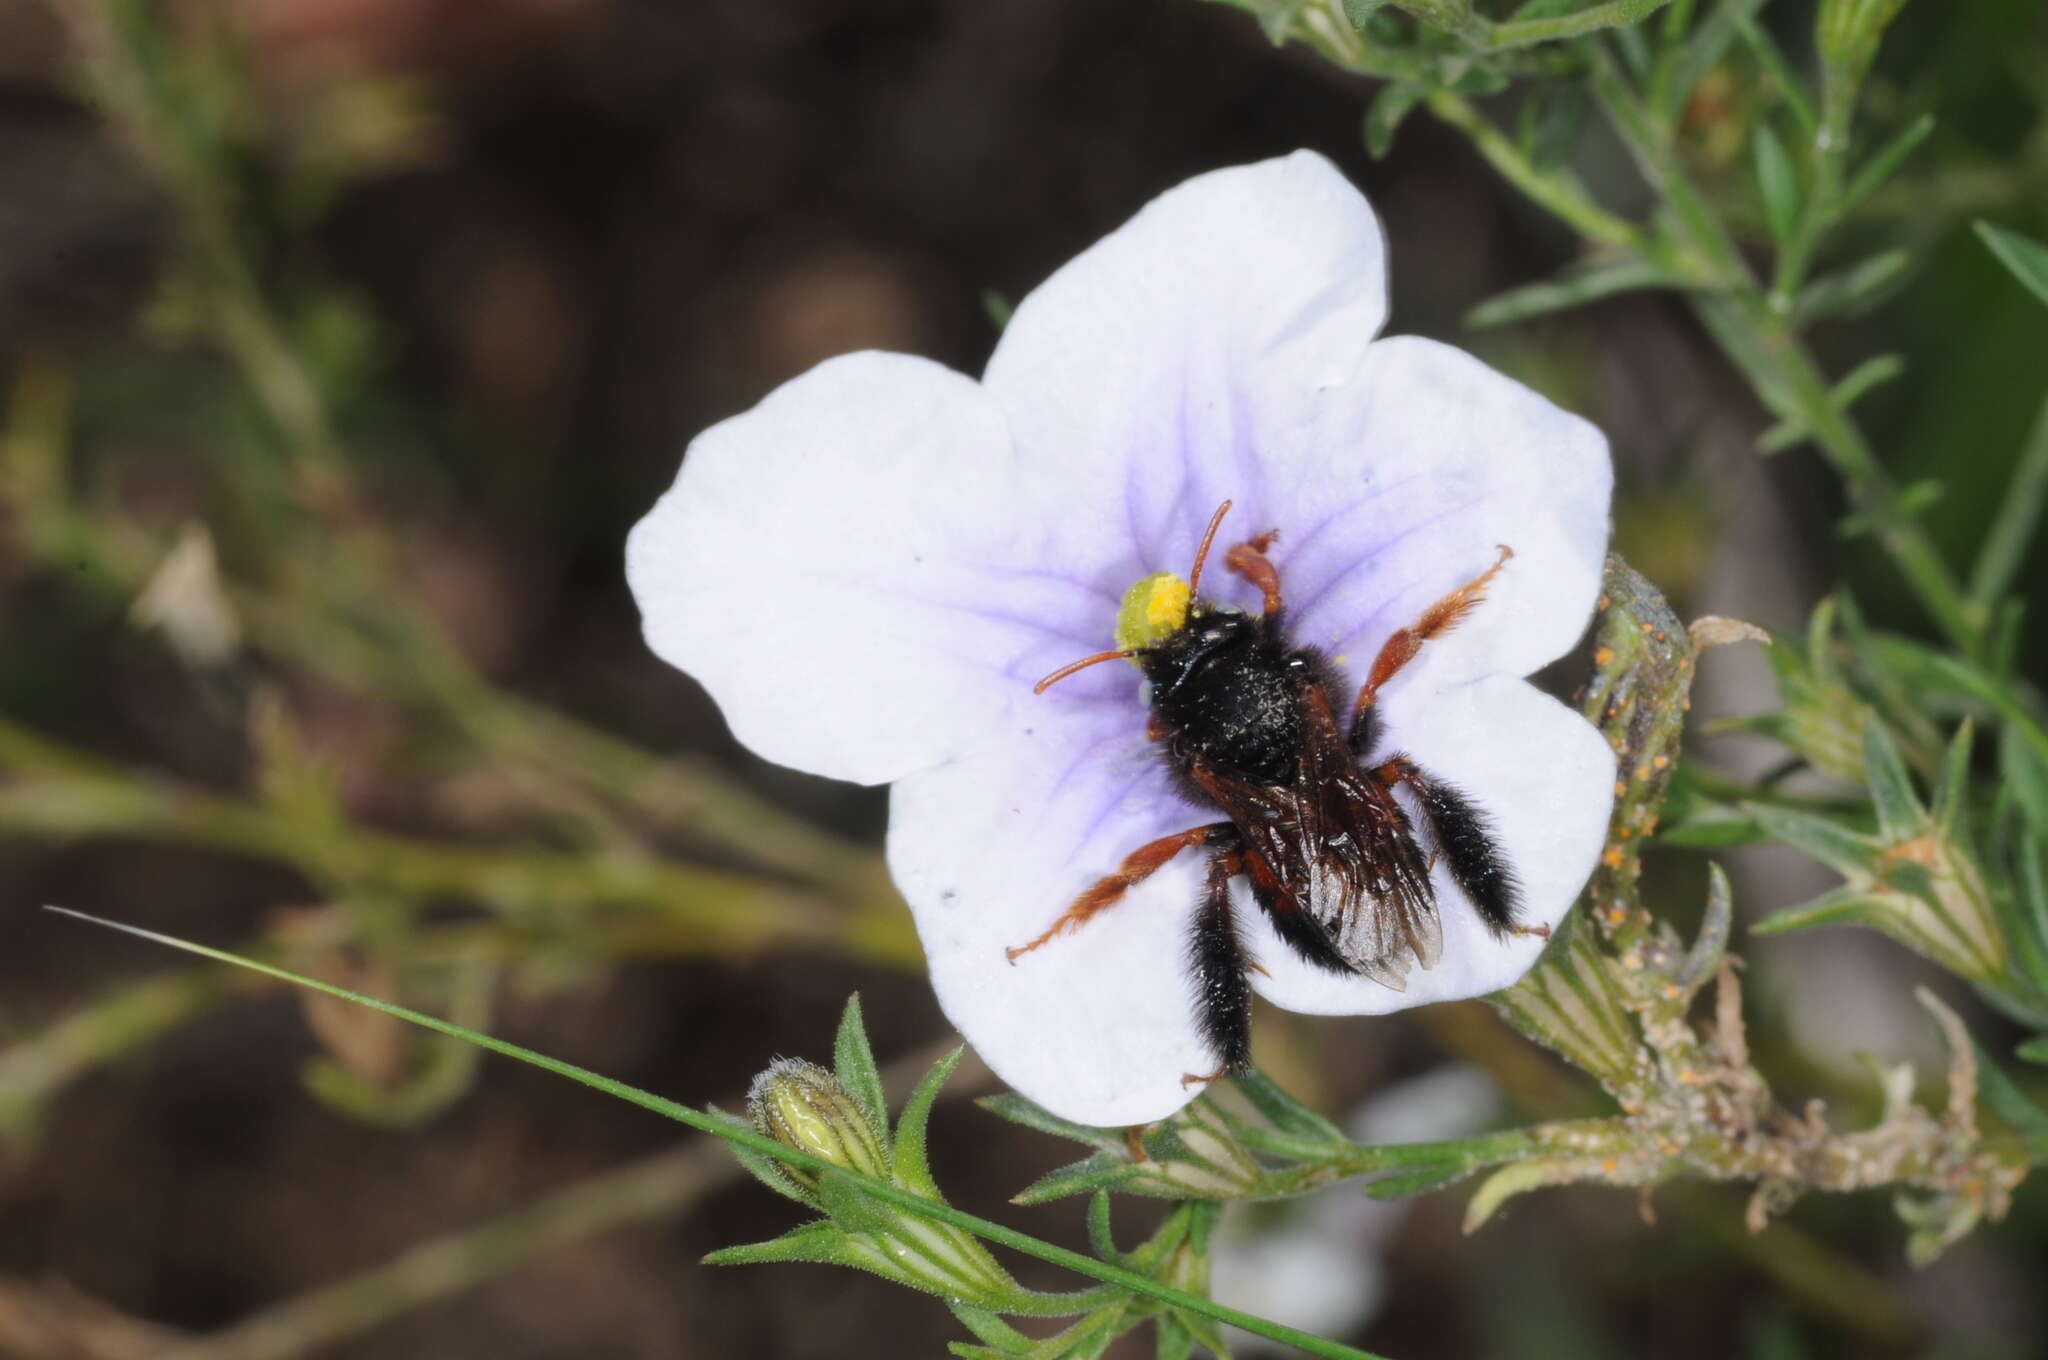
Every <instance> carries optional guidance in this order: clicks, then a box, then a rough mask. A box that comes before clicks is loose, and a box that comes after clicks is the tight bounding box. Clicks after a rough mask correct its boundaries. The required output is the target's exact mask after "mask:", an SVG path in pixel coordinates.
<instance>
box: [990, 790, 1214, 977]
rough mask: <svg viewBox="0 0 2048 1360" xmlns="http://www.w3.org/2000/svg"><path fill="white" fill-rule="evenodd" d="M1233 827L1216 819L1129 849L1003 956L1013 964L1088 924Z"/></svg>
mask: <svg viewBox="0 0 2048 1360" xmlns="http://www.w3.org/2000/svg"><path fill="white" fill-rule="evenodd" d="M1236 829H1237V828H1236V827H1235V826H1233V825H1232V824H1231V823H1229V822H1215V823H1212V824H1210V825H1208V826H1195V827H1189V828H1188V829H1187V830H1186V831H1178V832H1175V833H1174V834H1173V835H1171V836H1161V837H1160V838H1159V839H1158V840H1156V841H1152V842H1150V843H1148V844H1145V845H1141V846H1139V847H1138V848H1137V849H1135V850H1133V851H1131V853H1130V854H1128V855H1125V856H1124V862H1123V863H1122V864H1119V865H1118V866H1117V869H1116V872H1115V873H1113V874H1111V875H1109V876H1108V877H1107V878H1102V879H1098V880H1096V882H1095V885H1094V886H1093V887H1091V888H1089V889H1088V891H1086V892H1084V893H1082V894H1081V895H1080V896H1079V897H1077V898H1075V899H1074V905H1072V906H1071V907H1068V908H1067V909H1066V911H1065V912H1063V913H1062V914H1061V916H1060V919H1059V920H1057V921H1054V922H1053V923H1052V924H1051V925H1050V926H1048V927H1046V930H1045V933H1044V934H1042V935H1040V936H1039V937H1038V938H1037V939H1035V940H1033V941H1032V942H1031V943H1029V944H1022V945H1018V946H1017V947H1016V948H1014V949H1005V950H1004V951H1003V954H1004V956H1005V957H1007V958H1008V959H1009V960H1010V962H1011V963H1015V962H1016V961H1017V957H1018V956H1019V955H1020V954H1029V953H1030V952H1031V951H1032V950H1034V949H1036V948H1038V947H1039V946H1040V945H1042V944H1045V943H1046V942H1047V941H1049V940H1051V939H1053V938H1054V937H1055V936H1059V935H1065V934H1067V933H1068V932H1069V931H1074V930H1079V929H1080V928H1081V927H1082V926H1084V925H1086V924H1087V923H1088V921H1089V919H1090V918H1092V917H1093V916H1094V915H1095V913H1097V912H1099V911H1103V910H1106V909H1107V908H1110V907H1113V906H1115V905H1116V904H1117V903H1118V902H1120V901H1122V900H1123V895H1124V894H1125V893H1127V892H1129V891H1130V890H1131V889H1132V888H1135V887H1137V886H1138V885H1139V884H1140V883H1143V882H1144V881H1145V880H1146V879H1148V878H1150V877H1151V876H1152V875H1154V874H1156V873H1158V872H1159V871H1160V870H1161V869H1163V868H1165V867H1166V862H1167V861H1168V860H1170V859H1172V858H1173V857H1174V856H1175V855H1177V854H1179V853H1180V852H1181V851H1183V850H1189V849H1193V848H1194V847H1195V846H1198V845H1203V844H1206V843H1207V842H1208V840H1209V838H1210V837H1212V836H1218V835H1221V834H1223V833H1224V832H1229V831H1235V830H1236Z"/></svg>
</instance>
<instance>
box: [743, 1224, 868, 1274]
mask: <svg viewBox="0 0 2048 1360" xmlns="http://www.w3.org/2000/svg"><path fill="white" fill-rule="evenodd" d="M850 1255H851V1254H850V1252H849V1251H848V1249H847V1242H846V1234H845V1233H844V1232H842V1231H841V1230H840V1229H839V1228H838V1227H837V1226H836V1225H834V1224H831V1223H806V1224H804V1225H803V1226H802V1227H797V1228H791V1229H790V1230H789V1231H788V1232H786V1233H784V1234H783V1235H782V1236H780V1237H771V1238H769V1239H768V1240H767V1241H766V1242H750V1243H748V1244H747V1245H745V1246H739V1247H720V1248H719V1249H718V1250H717V1251H714V1252H709V1253H707V1254H706V1255H705V1257H704V1264H705V1265H707V1266H757V1265H767V1264H770V1263H772V1262H776V1261H810V1262H814V1263H819V1264H824V1265H835V1266H838V1265H846V1266H856V1267H858V1268H861V1269H866V1266H865V1265H864V1264H862V1263H861V1262H857V1261H854V1260H852V1259H850Z"/></svg>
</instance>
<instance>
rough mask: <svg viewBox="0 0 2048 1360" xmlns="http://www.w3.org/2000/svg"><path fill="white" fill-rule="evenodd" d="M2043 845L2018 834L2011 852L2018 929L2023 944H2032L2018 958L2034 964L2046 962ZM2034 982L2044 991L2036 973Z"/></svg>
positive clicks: (2047, 891) (2046, 981)
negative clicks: (2016, 863) (2014, 866)
mask: <svg viewBox="0 0 2048 1360" xmlns="http://www.w3.org/2000/svg"><path fill="white" fill-rule="evenodd" d="M2044 843H2048V842H2043V841H2040V840H2037V839H2035V838H2034V837H2032V836H2028V835H2025V834H2022V835H2021V837H2020V844H2019V847H2018V849H2017V851H2016V852H2015V858H2017V859H2018V860H2019V874H2018V875H2017V877H2018V882H2017V883H2015V884H2014V885H2013V906H2014V907H2015V908H2016V910H2017V914H2018V916H2019V918H2020V919H2019V923H2018V924H2019V927H2020V928H2021V929H2022V930H2023V931H2024V932H2025V942H2030V943H2031V944H2032V948H2030V949H2027V950H2025V951H2024V953H2023V955H2022V957H2023V958H2025V959H2028V960H2030V961H2034V962H2036V963H2038V962H2040V961H2043V960H2048V867H2044V866H2043V865H2042V863H2041V860H2042V850H2041V847H2042V845H2043V844H2044ZM2035 982H2036V984H2037V985H2039V986H2040V987H2041V988H2042V989H2043V990H2044V991H2048V976H2044V975H2043V974H2042V973H2040V972H2038V971H2037V973H2036V975H2035Z"/></svg>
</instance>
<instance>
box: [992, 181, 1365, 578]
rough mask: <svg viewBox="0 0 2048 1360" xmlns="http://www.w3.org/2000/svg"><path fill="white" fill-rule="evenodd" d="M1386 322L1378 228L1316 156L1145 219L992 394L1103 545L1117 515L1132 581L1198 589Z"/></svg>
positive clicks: (1017, 322) (1190, 190) (1088, 262)
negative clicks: (1315, 406)
mask: <svg viewBox="0 0 2048 1360" xmlns="http://www.w3.org/2000/svg"><path fill="white" fill-rule="evenodd" d="M1385 317H1386V255H1385V247H1384V243H1383V240H1382V236H1381V232H1380V226H1379V222H1378V220H1377V219H1376V218H1375V217H1374V216H1373V213H1372V209H1371V208H1370V207H1369V206H1367V204H1366V201H1365V199H1364V198H1362V197H1361V196H1360V195H1359V193H1358V191H1357V190H1356V189H1354V188H1352V186H1351V184H1350V183H1349V182H1348V181H1347V180H1346V179H1345V178H1344V177H1343V175H1341V174H1339V173H1338V171H1337V170H1336V168H1335V167H1334V166H1332V165H1331V164H1330V163H1329V162H1328V161H1327V160H1325V159H1323V158H1322V157H1321V156H1318V155H1316V154H1314V153H1312V152H1306V151H1303V152H1297V153H1295V154H1294V155H1291V156H1287V157H1284V158H1282V159H1278V160H1270V161H1262V162H1260V163H1258V164H1255V165H1246V166H1240V167H1237V168H1234V169H1229V170H1218V171H1215V172H1213V173H1210V174H1206V175H1201V176H1198V177H1196V178H1194V179H1191V180H1189V181H1187V182H1186V183H1185V184H1182V185H1180V186H1178V187H1177V188H1174V189H1170V190H1168V191H1167V192H1166V193H1164V194H1161V195H1160V196H1159V197H1158V198H1156V199H1154V200H1153V201H1152V202H1151V203H1149V204H1147V205H1146V206H1145V208H1144V209H1142V210H1141V211H1140V212H1139V213H1138V214H1137V216H1135V217H1133V218H1132V219H1131V220H1130V221H1129V222H1127V223H1125V224H1124V225H1123V226H1122V227H1119V228H1118V229H1117V230H1116V231H1114V232H1111V233H1110V234H1109V235H1108V236H1106V237H1104V238H1103V239H1102V240H1101V241H1099V242H1097V243H1096V244H1095V245H1093V246H1091V247H1090V248H1089V249H1087V250H1085V251H1083V252H1082V253H1081V254H1080V255H1078V256H1076V257H1075V258H1074V259H1073V260H1072V261H1070V262H1069V263H1068V264H1066V265H1065V266H1064V267H1062V268H1061V269H1060V270H1059V271H1058V272H1057V273H1055V274H1054V275H1053V276H1052V277H1051V278H1049V279H1047V280H1046V281H1045V282H1044V283H1043V284H1041V285H1040V286H1039V287H1038V288H1037V289H1036V290H1034V291H1033V292H1032V293H1031V294H1030V296H1028V297H1026V298H1025V299H1024V301H1023V302H1022V303H1021V304H1019V306H1018V308H1017V311H1016V314H1015V315H1014V316H1013V317H1012V318H1011V320H1010V324H1009V325H1008V327H1007V328H1006V329H1005V330H1004V332H1003V336H1002V340H1001V342H1000V343H999V344H998V345H997V346H996V351H995V354H994V356H993V357H992V358H991V359H990V360H989V364H988V370H987V373H986V374H985V376H984V378H983V382H984V385H985V386H986V388H987V390H988V392H989V394H990V395H991V396H992V397H993V398H995V400H996V401H997V402H999V403H1000V404H1001V405H1002V407H1003V409H1004V410H1005V412H1007V414H1008V416H1009V419H1010V423H1011V430H1012V433H1013V435H1014V437H1015V438H1016V441H1017V446H1018V448H1019V449H1021V450H1023V451H1025V452H1026V453H1027V454H1028V455H1029V456H1030V457H1031V458H1032V459H1033V460H1034V461H1039V462H1042V463H1043V464H1045V465H1046V466H1048V467H1049V468H1054V469H1057V472H1058V476H1059V479H1060V482H1061V484H1062V485H1063V486H1064V487H1065V488H1066V490H1067V500H1068V503H1069V504H1070V505H1071V506H1073V507H1074V510H1075V512H1076V513H1078V514H1080V515H1082V516H1085V517H1088V519H1089V520H1090V521H1091V522H1090V523H1089V524H1088V525H1087V533H1088V534H1089V535H1090V536H1093V537H1095V538H1097V539H1100V538H1101V537H1103V535H1104V532H1105V530H1104V526H1103V525H1102V524H1100V523H1096V522H1094V521H1095V517H1097V516H1099V515H1100V514H1101V512H1103V511H1104V510H1109V511H1112V512H1114V513H1113V516H1112V518H1111V520H1110V521H1108V524H1109V526H1111V527H1110V529H1109V532H1110V533H1111V534H1112V535H1113V537H1114V538H1115V540H1116V541H1117V544H1118V546H1120V547H1125V548H1135V553H1134V555H1133V556H1132V558H1131V559H1129V561H1128V562H1127V563H1126V564H1125V567H1124V569H1126V570H1128V569H1129V568H1130V567H1132V566H1135V567H1136V571H1135V572H1133V573H1132V574H1133V576H1135V575H1137V574H1143V573H1144V572H1150V571H1158V570H1169V569H1170V570H1174V571H1180V572H1185V571H1186V570H1187V566H1188V561H1189V558H1190V557H1191V556H1192V554H1193V550H1194V545H1195V542H1196V540H1197V539H1198V538H1199V536H1200V533H1201V530H1202V527H1203V525H1204V524H1205V523H1206V522H1207V521H1208V518H1209V515H1210V513H1211V512H1212V511H1213V510H1214V509H1215V508H1216V506H1217V504H1218V503H1219V502H1221V501H1222V500H1224V499H1225V498H1232V497H1234V498H1236V499H1238V501H1239V504H1240V507H1241V508H1240V510H1239V512H1238V515H1237V516H1236V517H1235V523H1236V525H1237V526H1238V527H1242V528H1244V531H1245V534H1246V535H1247V536H1248V535H1249V534H1250V533H1252V532H1256V529H1257V527H1260V526H1254V525H1252V524H1251V523H1250V520H1249V517H1248V515H1247V510H1248V509H1249V508H1250V507H1251V505H1252V503H1253V502H1254V501H1256V499H1257V492H1258V488H1259V486H1260V484H1261V482H1262V479H1263V478H1264V476H1265V471H1264V469H1265V466H1266V464H1267V463H1268V462H1269V461H1270V460H1274V459H1285V458H1287V457H1290V456H1291V453H1292V450H1291V448H1290V447H1289V444H1288V442H1287V437H1288V434H1289V432H1290V431H1291V430H1292V429H1293V428H1294V427H1295V426H1297V425H1298V424H1299V423H1300V419H1301V417H1300V415H1299V411H1300V409H1301V408H1302V407H1303V406H1304V405H1305V404H1307V403H1310V402H1312V401H1313V399H1314V396H1315V394H1316V392H1317V390H1318V389H1319V388H1321V387H1323V386H1325V385H1329V384H1340V383H1342V382H1344V381H1345V380H1346V379H1347V378H1348V377H1349V376H1350V375H1351V374H1352V373H1353V372H1354V371H1355V370H1356V369H1357V368H1358V365H1359V364H1360V362H1361V361H1362V359H1363V357H1364V355H1365V353H1366V350H1367V347H1368V346H1369V345H1370V344H1371V341H1372V338H1373V336H1374V335H1375V334H1377V333H1378V331H1379V328H1380V325H1381V324H1382V322H1383V321H1384V320H1385ZM1083 546H1085V545H1083ZM1091 560H1092V559H1091Z"/></svg>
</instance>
